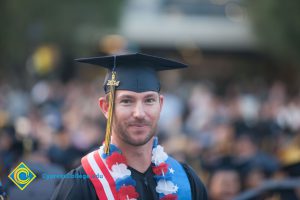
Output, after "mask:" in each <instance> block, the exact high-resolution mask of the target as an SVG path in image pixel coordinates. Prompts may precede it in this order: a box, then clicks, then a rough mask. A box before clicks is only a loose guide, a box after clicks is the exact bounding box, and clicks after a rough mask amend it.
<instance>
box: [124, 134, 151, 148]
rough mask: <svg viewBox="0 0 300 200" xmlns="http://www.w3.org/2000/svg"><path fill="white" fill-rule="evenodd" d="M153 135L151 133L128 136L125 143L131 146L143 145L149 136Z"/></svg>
mask: <svg viewBox="0 0 300 200" xmlns="http://www.w3.org/2000/svg"><path fill="white" fill-rule="evenodd" d="M152 137H153V135H146V136H141V135H138V136H132V137H129V138H126V141H127V143H129V144H130V145H132V146H143V145H145V144H147V143H148V142H149V141H150V140H151V138H152Z"/></svg>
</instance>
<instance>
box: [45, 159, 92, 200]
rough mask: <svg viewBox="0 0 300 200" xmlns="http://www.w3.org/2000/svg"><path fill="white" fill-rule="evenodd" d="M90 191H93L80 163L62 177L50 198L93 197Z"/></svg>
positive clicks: (54, 199) (53, 199)
mask: <svg viewBox="0 0 300 200" xmlns="http://www.w3.org/2000/svg"><path fill="white" fill-rule="evenodd" d="M91 191H94V188H93V186H92V183H91V181H90V180H89V178H88V177H87V176H86V173H85V171H84V169H83V167H82V166H81V165H80V166H79V167H77V168H75V169H72V170H71V171H70V172H68V173H67V174H66V175H65V176H64V178H62V180H61V181H60V182H59V184H58V185H57V187H56V190H55V191H54V193H53V196H52V198H51V199H52V200H56V199H94V198H93V196H94V195H93V194H94V192H91ZM86 197H89V198H86Z"/></svg>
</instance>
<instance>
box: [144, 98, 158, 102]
mask: <svg viewBox="0 0 300 200" xmlns="http://www.w3.org/2000/svg"><path fill="white" fill-rule="evenodd" d="M154 102H156V99H154V98H149V99H146V103H154Z"/></svg>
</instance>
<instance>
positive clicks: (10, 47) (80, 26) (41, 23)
mask: <svg viewBox="0 0 300 200" xmlns="http://www.w3.org/2000/svg"><path fill="white" fill-rule="evenodd" d="M120 8H121V3H120V1H117V0H110V1H98V0H90V1H84V2H83V1H80V0H73V1H68V0H52V1H48V0H27V1H18V0H9V1H1V2H0V27H1V31H0V77H5V76H6V75H4V73H5V74H7V73H8V74H11V73H13V74H15V71H16V70H17V71H18V72H20V73H22V71H23V70H24V68H25V63H26V60H27V58H28V56H29V55H30V54H32V53H33V51H34V50H35V49H36V48H37V47H38V46H39V45H41V44H47V43H49V44H55V45H58V46H59V48H61V49H62V51H63V52H68V53H69V54H73V55H74V54H81V55H84V54H88V51H90V50H91V49H92V47H94V48H96V47H95V46H96V45H97V42H98V40H99V38H100V37H101V36H102V35H105V34H108V33H110V32H114V31H115V29H116V27H117V25H118V19H119V14H120ZM13 71H14V72H13ZM10 72H11V73H10Z"/></svg>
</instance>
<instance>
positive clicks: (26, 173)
mask: <svg viewBox="0 0 300 200" xmlns="http://www.w3.org/2000/svg"><path fill="white" fill-rule="evenodd" d="M8 178H9V179H10V180H12V182H14V184H16V185H17V186H18V188H20V190H24V189H25V188H26V187H27V186H28V185H29V183H31V181H33V180H34V179H35V178H36V175H35V174H34V173H33V172H32V171H31V170H30V169H29V168H28V167H27V166H26V165H25V164H24V163H23V162H21V163H20V164H19V165H18V166H17V167H16V168H15V169H14V170H13V171H12V172H11V173H10V174H9V175H8Z"/></svg>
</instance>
